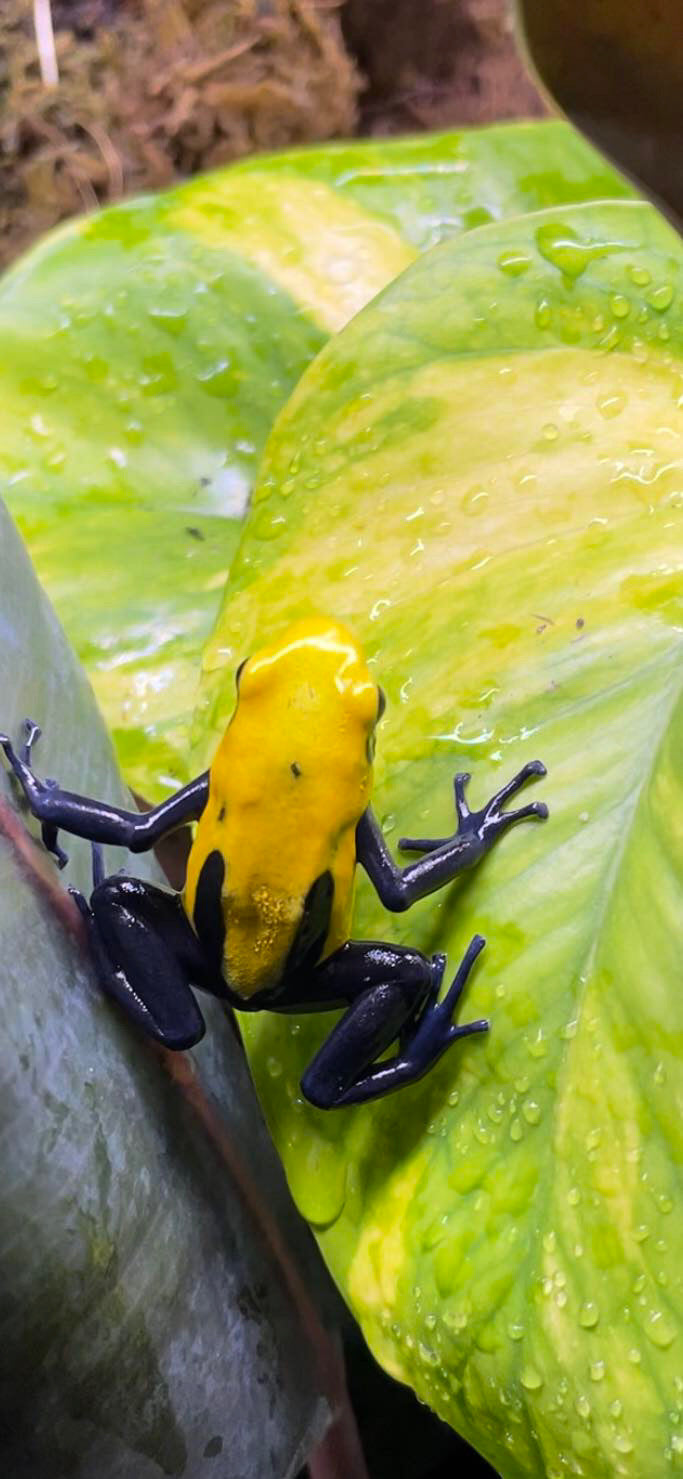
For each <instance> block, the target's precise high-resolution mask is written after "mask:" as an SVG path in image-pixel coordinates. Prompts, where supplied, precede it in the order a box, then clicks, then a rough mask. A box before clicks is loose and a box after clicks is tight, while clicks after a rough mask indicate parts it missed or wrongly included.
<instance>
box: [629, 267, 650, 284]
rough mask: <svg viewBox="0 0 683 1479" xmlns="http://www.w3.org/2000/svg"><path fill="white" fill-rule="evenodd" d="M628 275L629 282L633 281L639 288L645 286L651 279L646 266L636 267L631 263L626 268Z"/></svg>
mask: <svg viewBox="0 0 683 1479" xmlns="http://www.w3.org/2000/svg"><path fill="white" fill-rule="evenodd" d="M628 275H629V277H630V279H631V282H634V283H635V284H636V287H639V288H644V287H647V284H648V283H649V282H651V281H652V278H651V277H650V274H649V272H648V270H647V267H638V266H637V265H632V266H630V267H629V269H628Z"/></svg>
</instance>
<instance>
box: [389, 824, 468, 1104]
mask: <svg viewBox="0 0 683 1479" xmlns="http://www.w3.org/2000/svg"><path fill="white" fill-rule="evenodd" d="M385 830H386V829H385ZM459 1099H460V1094H459V1091H458V1090H457V1089H451V1092H450V1094H449V1095H448V1103H449V1104H450V1105H451V1106H452V1107H454V1106H455V1105H456V1104H457V1103H458V1101H459Z"/></svg>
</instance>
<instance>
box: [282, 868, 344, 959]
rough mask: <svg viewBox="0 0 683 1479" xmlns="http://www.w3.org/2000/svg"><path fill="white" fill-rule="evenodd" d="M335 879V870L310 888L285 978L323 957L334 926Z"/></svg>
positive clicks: (290, 953) (318, 879) (324, 875)
mask: <svg viewBox="0 0 683 1479" xmlns="http://www.w3.org/2000/svg"><path fill="white" fill-rule="evenodd" d="M333 898H334V879H333V877H332V874H331V873H323V874H321V876H320V878H316V880H315V883H314V884H312V886H311V888H310V889H309V890H308V893H307V895H306V898H305V900H304V907H303V909H302V911H301V919H300V921H299V928H298V930H297V932H296V936H295V939H294V942H293V944H292V948H291V950H290V952H289V956H288V958H287V964H286V966H285V970H284V978H285V979H286V978H287V976H289V975H291V974H292V972H294V971H308V970H312V969H313V966H314V965H316V964H317V962H318V960H319V959H320V956H321V953H322V949H323V945H324V944H325V939H326V937H327V931H328V929H329V926H330V914H331V913H332V900H333Z"/></svg>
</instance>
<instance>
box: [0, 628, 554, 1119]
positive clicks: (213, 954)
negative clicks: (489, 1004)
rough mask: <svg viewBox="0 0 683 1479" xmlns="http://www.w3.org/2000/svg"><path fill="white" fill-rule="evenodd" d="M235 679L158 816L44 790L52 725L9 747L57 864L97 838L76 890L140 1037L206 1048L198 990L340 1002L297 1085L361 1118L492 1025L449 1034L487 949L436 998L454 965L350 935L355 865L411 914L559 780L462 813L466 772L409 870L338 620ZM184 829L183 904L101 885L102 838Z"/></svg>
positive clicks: (101, 966)
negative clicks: (220, 719) (38, 766)
mask: <svg viewBox="0 0 683 1479" xmlns="http://www.w3.org/2000/svg"><path fill="white" fill-rule="evenodd" d="M236 684H237V701H236V704H235V708H234V712H233V715H232V718H231V719H230V722H229V724H228V727H227V729H226V731H225V734H224V735H223V738H222V740H221V742H220V744H219V746H218V749H217V751H216V754H215V756H214V759H213V763H212V765H211V768H210V770H208V771H206V772H205V773H204V774H203V775H200V776H198V777H197V779H196V780H194V781H191V782H190V784H189V785H187V786H185V787H184V788H183V789H182V790H181V791H178V792H177V793H176V795H174V796H172V797H170V798H169V799H168V800H166V801H163V802H162V803H161V804H160V805H159V806H156V807H154V808H153V809H152V810H151V811H148V812H144V813H135V812H128V811H124V810H121V809H119V808H118V807H114V806H109V805H108V804H107V803H105V802H100V801H96V800H92V799H90V798H88V797H85V796H77V795H74V794H73V793H71V792H69V791H64V790H62V789H61V788H60V787H59V786H58V785H57V784H56V783H55V782H54V781H41V780H39V779H38V778H37V776H36V775H35V774H34V772H33V769H32V764H31V749H32V746H33V744H34V743H35V741H36V740H37V739H38V737H39V735H40V730H39V728H38V726H37V725H36V724H34V723H33V722H32V721H30V720H27V721H26V726H25V730H26V737H25V739H24V742H23V744H22V745H21V747H20V748H19V750H18V751H16V750H15V748H14V746H13V745H12V743H11V740H10V739H9V738H8V737H7V736H6V735H0V745H1V746H2V749H3V750H4V752H5V755H6V757H7V760H8V761H9V763H10V765H11V767H12V770H13V771H14V774H15V775H16V777H17V779H18V781H19V782H20V785H21V787H22V789H23V792H24V795H25V797H26V800H27V802H28V805H29V808H30V810H31V812H32V813H33V815H34V816H35V817H37V818H38V819H39V821H40V822H41V823H42V837H43V842H44V843H45V846H46V847H47V848H48V849H49V850H50V852H52V854H53V855H54V856H55V857H56V858H57V860H58V862H59V863H60V866H63V865H64V863H65V862H66V861H67V858H66V854H65V853H64V852H63V851H62V849H61V847H60V846H59V842H58V833H59V830H60V829H61V830H64V831H65V832H70V833H72V834H73V835H75V836H77V837H85V838H88V839H90V841H91V842H92V844H93V847H92V855H93V889H92V894H91V897H90V899H89V901H87V900H86V899H85V898H84V897H83V895H82V894H80V893H78V892H77V891H76V890H74V889H72V890H71V892H72V894H73V895H74V898H75V900H76V903H77V905H78V907H79V909H80V910H81V912H82V914H83V915H84V918H85V921H86V925H87V929H88V933H89V938H90V944H91V947H92V952H93V956H94V962H95V968H96V972H97V975H98V977H99V980H100V982H101V985H102V988H103V989H104V991H105V992H106V993H107V994H108V995H110V996H113V997H114V998H115V999H116V1000H117V1001H118V1002H119V1004H120V1005H121V1006H122V1007H123V1008H124V1010H125V1011H126V1012H127V1014H128V1015H129V1017H131V1018H132V1019H133V1021H134V1022H136V1023H137V1024H138V1026H139V1027H141V1028H143V1029H144V1031H146V1032H147V1033H149V1034H150V1035H151V1036H152V1037H153V1038H156V1039H157V1040H158V1041H159V1042H161V1043H163V1044H165V1046H166V1047H168V1048H175V1049H182V1048H188V1047H191V1046H192V1044H193V1043H196V1042H198V1041H199V1039H200V1038H201V1037H202V1035H203V1033H204V1030H205V1027H204V1020H203V1018H202V1014H201V1012H200V1010H199V1007H198V1005H197V1002H196V999H195V996H194V990H193V988H198V989H199V990H202V991H208V992H211V993H212V994H213V995H214V996H217V997H219V998H220V999H221V1000H222V1001H225V1002H228V1003H230V1004H231V1005H232V1006H234V1007H237V1008H239V1010H240V1011H262V1010H264V1009H265V1010H267V1011H271V1012H297V1013H300V1012H327V1011H332V1010H335V1011H336V1010H338V1009H339V1008H343V1009H345V1010H344V1013H343V1016H342V1017H341V1018H340V1019H339V1020H338V1021H337V1023H336V1025H335V1026H334V1027H333V1028H332V1031H331V1032H330V1034H329V1036H328V1037H327V1039H326V1041H325V1042H324V1043H323V1045H322V1047H321V1048H320V1050H319V1051H318V1052H317V1053H316V1055H315V1057H314V1058H313V1060H312V1062H311V1063H310V1065H309V1067H308V1068H307V1069H306V1071H305V1073H304V1075H303V1078H302V1081H301V1089H302V1093H303V1094H304V1096H305V1098H306V1099H308V1100H309V1101H310V1103H311V1104H314V1105H316V1106H317V1107H318V1108H320V1109H332V1108H336V1107H338V1106H341V1105H349V1104H360V1103H363V1102H365V1101H366V1100H369V1099H373V1098H376V1097H378V1096H379V1095H382V1094H386V1093H389V1092H390V1091H392V1090H395V1089H398V1088H400V1087H401V1086H402V1085H403V1084H409V1083H413V1082H414V1081H415V1080H416V1079H419V1078H421V1077H422V1076H423V1075H424V1074H425V1073H427V1072H428V1070H429V1069H430V1068H431V1067H432V1065H433V1064H434V1063H436V1062H437V1060H438V1059H439V1058H440V1057H441V1055H442V1053H444V1052H445V1051H446V1049H447V1048H449V1047H450V1045H451V1044H452V1043H453V1042H455V1041H456V1039H457V1038H461V1037H466V1036H468V1035H469V1034H471V1033H475V1032H485V1031H486V1030H487V1028H488V1025H489V1024H488V1022H486V1021H475V1022H466V1023H464V1024H462V1025H459V1026H456V1025H455V1023H454V1021H453V1016H454V1013H455V1010H456V1007H457V1005H458V1002H459V999H460V996H461V994H462V991H463V989H464V987H465V984H466V981H467V978H468V975H469V973H470V970H471V968H472V966H473V964H474V961H475V960H476V958H477V956H478V955H479V952H480V951H481V950H482V948H483V946H484V943H485V942H484V940H483V939H482V937H481V936H480V935H475V936H474V938H473V939H472V940H471V941H470V944H469V946H468V948H467V950H466V952H465V955H464V957H463V959H462V961H461V962H460V965H459V967H458V970H457V973H456V975H455V978H454V980H453V982H452V984H451V985H450V986H449V988H448V990H447V991H446V993H445V995H444V997H443V999H442V1000H439V991H440V987H441V983H442V979H443V975H444V971H445V967H446V957H445V956H444V955H440V954H438V955H432V956H431V957H427V956H426V955H423V954H422V952H421V951H420V950H417V949H412V948H410V947H409V946H404V945H392V944H384V943H382V942H381V941H368V940H362V941H361V940H350V939H349V938H348V932H349V927H350V921H351V909H352V897H353V885H354V874H355V869H356V864H357V863H360V864H361V867H362V868H364V869H365V872H366V873H367V875H368V877H369V878H370V880H371V882H372V883H373V885H374V887H375V889H376V891H377V893H378V895H379V898H380V900H381V902H382V904H383V905H384V906H385V908H387V909H390V910H394V911H399V910H404V909H407V908H409V906H410V905H411V904H413V903H414V902H415V901H416V900H417V899H421V898H424V897H425V895H427V894H431V893H434V892H435V891H436V890H437V889H440V888H442V887H443V886H444V884H447V883H450V882H451V880H452V879H454V878H455V877H456V876H457V875H458V874H460V873H462V872H464V871H465V870H466V869H468V868H471V867H472V866H473V865H474V864H475V863H478V862H479V860H480V859H481V858H482V857H483V856H484V854H485V853H487V852H488V850H489V848H490V847H491V846H492V844H493V843H494V842H495V841H496V839H497V838H498V837H499V836H500V835H501V833H503V832H505V831H506V830H507V829H508V827H511V826H512V825H513V823H515V822H519V821H522V820H523V819H525V818H527V817H529V818H544V817H546V816H547V814H548V813H547V807H546V806H545V805H544V804H543V803H542V802H538V801H534V802H532V803H531V804H530V805H527V806H523V807H521V808H520V809H518V810H516V811H503V810H502V809H501V808H502V806H503V804H504V803H505V802H506V801H507V800H508V799H509V798H510V797H511V796H513V795H514V794H515V793H516V792H517V791H519V789H520V787H522V786H523V785H524V783H525V782H526V781H528V780H530V779H531V778H532V777H534V776H541V775H544V774H545V767H544V766H543V765H542V764H541V762H540V761H539V760H532V761H530V762H529V764H527V765H525V766H524V767H523V769H522V770H520V771H519V773H518V774H517V775H516V776H514V777H513V779H512V780H511V781H508V783H507V785H505V786H503V788H502V789H501V790H500V791H498V792H497V793H496V795H495V796H493V797H492V799H491V800H490V801H489V803H488V805H487V806H485V807H483V809H482V810H481V811H476V812H472V811H470V810H469V807H468V805H467V802H466V800H465V788H466V785H467V782H468V780H469V776H468V775H466V774H460V775H456V777H455V783H454V785H455V812H456V822H457V826H456V830H455V832H454V833H453V834H452V835H451V836H449V837H445V838H439V839H432V838H404V839H403V840H402V841H401V842H400V844H399V846H400V847H401V848H402V849H404V850H406V851H409V852H413V853H417V854H420V856H419V858H417V860H415V861H413V862H411V863H409V864H408V865H407V866H405V867H402V868H401V867H398V866H397V864H396V863H395V862H394V860H393V858H392V857H391V854H390V853H389V850H388V848H387V845H386V842H385V840H384V837H383V835H382V831H381V828H380V826H379V824H378V822H377V820H376V818H375V816H374V814H373V811H372V808H371V805H370V792H371V782H372V764H373V757H374V749H375V731H376V726H377V723H378V720H379V719H380V718H381V715H382V712H383V709H384V695H383V693H382V690H381V688H379V687H378V686H377V684H376V683H375V682H374V680H373V678H372V676H371V673H370V671H369V668H368V666H367V664H366V662H365V659H364V657H363V654H362V652H361V649H360V647H359V646H358V643H357V642H356V640H355V638H354V637H353V636H352V634H351V632H350V631H348V630H347V628H346V627H344V626H343V625H341V624H340V623H339V622H337V621H335V620H333V619H331V618H329V617H325V616H322V617H320V616H319V617H314V618H310V619H308V620H305V621H300V622H298V623H296V624H295V625H293V626H290V627H289V628H288V630H286V631H285V632H284V633H283V634H282V636H281V637H280V638H279V640H278V641H276V642H274V643H273V644H272V645H271V646H268V647H264V648H262V649H261V650H260V651H259V652H257V653H255V654H254V655H253V656H252V657H250V658H248V659H247V660H245V661H244V662H243V663H241V665H240V667H239V668H238V670H237V674H236ZM188 822H196V824H197V826H196V831H195V835H194V840H193V843H192V848H191V851H190V855H189V860H188V866H187V877H186V882H185V888H184V891H183V893H182V894H174V893H171V892H169V891H167V890H166V889H163V888H158V887H156V886H155V885H153V884H151V883H146V882H143V881H141V880H140V879H137V878H134V877H129V876H126V875H122V874H117V875H115V876H111V877H105V872H104V867H103V862H102V852H101V845H102V844H103V843H111V844H116V845H118V846H123V847H127V848H128V849H129V850H130V851H131V852H144V851H145V850H147V849H148V848H152V847H154V845H155V843H158V842H159V841H160V839H161V838H162V837H165V836H166V834H167V833H169V832H172V831H173V830H174V829H175V828H177V827H180V826H183V825H184V824H186V823H188ZM394 1043H395V1044H396V1045H397V1046H396V1051H395V1053H394V1054H393V1056H391V1057H389V1058H385V1057H384V1056H383V1055H384V1054H385V1052H386V1050H387V1049H389V1048H390V1047H391V1045H392V1044H394Z"/></svg>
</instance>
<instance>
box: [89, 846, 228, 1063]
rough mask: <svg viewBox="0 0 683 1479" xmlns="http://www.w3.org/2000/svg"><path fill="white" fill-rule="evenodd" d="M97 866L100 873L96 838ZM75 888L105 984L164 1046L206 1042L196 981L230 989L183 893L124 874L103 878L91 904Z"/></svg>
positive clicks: (218, 992) (205, 987)
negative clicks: (207, 954) (212, 962)
mask: <svg viewBox="0 0 683 1479" xmlns="http://www.w3.org/2000/svg"><path fill="white" fill-rule="evenodd" d="M93 873H94V877H95V879H97V878H98V877H99V874H100V860H99V848H98V847H97V844H95V846H94V847H93ZM70 892H71V893H72V895H73V897H74V898H75V900H76V903H77V904H78V907H79V909H80V910H81V913H82V914H83V916H84V918H85V921H86V926H87V929H88V935H89V940H90V945H91V949H92V952H93V958H94V962H95V969H96V973H97V977H98V980H99V983H100V985H101V987H102V989H103V991H104V992H105V993H106V994H107V995H108V996H112V997H114V999H115V1000H116V1001H117V1002H118V1003H119V1005H120V1006H121V1007H122V1008H123V1010H124V1011H125V1012H126V1014H127V1016H128V1017H130V1018H131V1020H132V1021H133V1022H135V1023H136V1024H137V1026H138V1027H141V1028H142V1029H143V1031H145V1032H146V1033H147V1034H148V1035H149V1036H150V1037H153V1038H154V1039H155V1040H156V1041H157V1042H160V1043H163V1044H164V1046H165V1047H167V1048H173V1049H181V1048H188V1047H191V1046H192V1044H193V1043H196V1042H199V1039H200V1038H201V1037H203V1035H204V1030H205V1028H204V1019H203V1017H202V1014H201V1012H200V1010H199V1007H198V1005H197V1002H196V1000H195V997H194V994H193V991H192V988H193V987H199V988H200V989H202V990H205V991H211V992H212V993H213V994H214V995H216V996H225V995H226V988H225V985H224V983H223V982H222V980H221V979H220V978H219V977H217V976H216V974H215V972H213V971H212V970H211V969H210V967H208V966H207V963H206V961H205V960H204V958H203V955H202V952H201V947H200V945H199V942H198V940H197V938H196V936H195V935H194V933H193V931H192V929H191V927H190V924H189V922H188V920H187V918H186V916H185V914H184V911H183V907H182V904H181V902H180V898H179V896H178V895H177V894H170V893H167V892H166V891H165V890H164V889H160V888H156V887H155V885H154V884H150V883H144V882H142V880H140V879H138V878H128V877H126V876H122V875H117V876H116V877H112V878H105V879H104V880H103V881H102V882H96V886H95V888H94V889H93V893H92V897H91V900H90V903H89V904H88V902H87V901H86V899H84V897H83V895H82V894H80V893H78V891H77V890H76V889H71V890H70Z"/></svg>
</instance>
